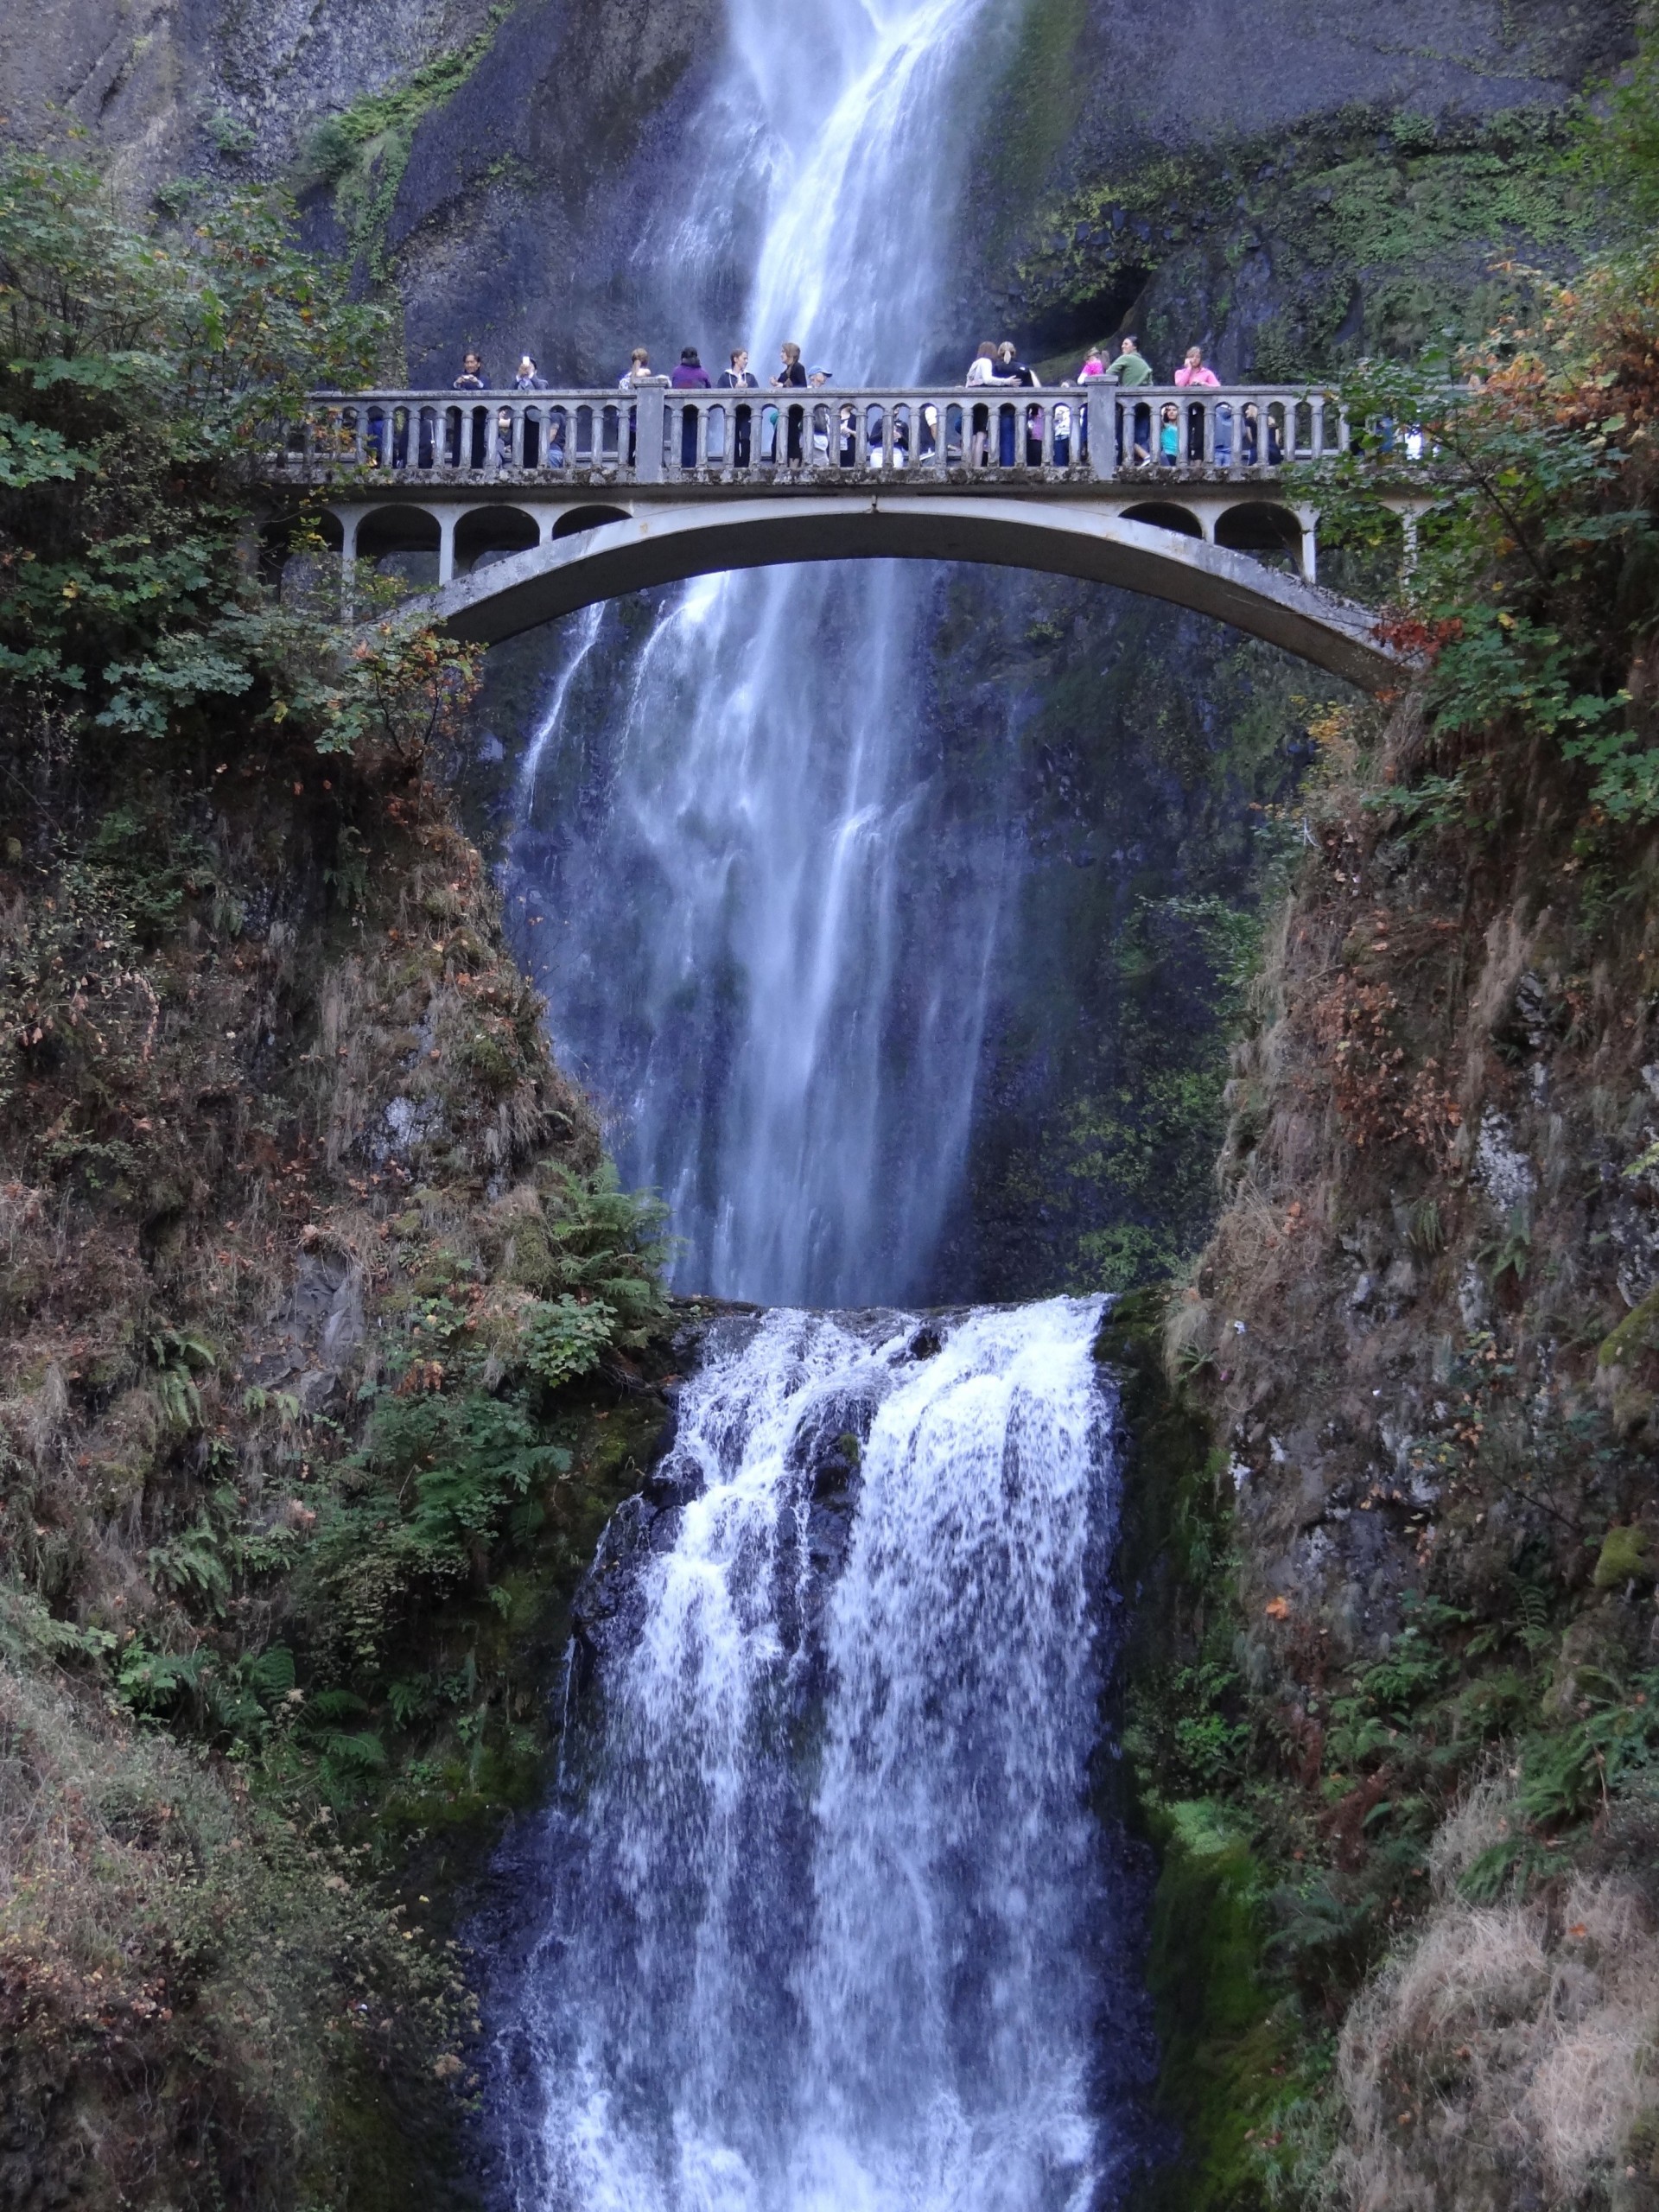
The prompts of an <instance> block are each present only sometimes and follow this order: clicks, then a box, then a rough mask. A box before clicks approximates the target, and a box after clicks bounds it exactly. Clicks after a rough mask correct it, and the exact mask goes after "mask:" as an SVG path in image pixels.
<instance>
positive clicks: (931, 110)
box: [509, 0, 1019, 1305]
mask: <svg viewBox="0 0 1659 2212" xmlns="http://www.w3.org/2000/svg"><path fill="white" fill-rule="evenodd" d="M1018 13H1019V10H1018V9H1017V8H1010V7H1009V6H1008V5H1007V3H1006V0H817V4H815V5H814V6H813V7H811V8H810V9H805V8H803V9H785V10H779V9H777V8H775V7H772V6H771V5H770V4H768V0H729V15H730V19H731V22H730V31H731V37H730V59H729V62H728V67H727V69H726V71H725V73H724V75H723V77H722V79H721V85H720V88H719V91H718V93H717V95H716V97H715V99H713V101H712V103H711V105H710V108H709V115H708V117H707V118H706V119H705V127H704V141H705V153H704V163H705V175H704V181H703V186H702V189H701V190H700V192H699V193H698V194H696V195H695V196H694V197H695V201H696V213H695V214H694V215H690V216H688V217H687V218H686V219H685V220H684V221H683V222H682V223H681V224H680V225H679V226H677V227H676V228H674V229H673V230H671V231H670V232H665V233H664V238H663V241H662V244H663V245H664V246H665V247H666V249H667V251H669V252H670V254H671V256H672V257H674V259H675V260H676V261H677V263H678V264H680V265H681V266H683V268H684V270H686V272H687V273H686V277H685V282H684V289H685V296H686V297H687V300H688V302H690V301H693V300H695V299H697V298H700V297H702V296H703V295H704V293H705V292H706V291H707V290H708V289H709V280H708V274H707V272H708V270H709V267H710V266H711V265H712V264H714V263H715V262H717V261H719V260H721V258H722V257H729V256H730V255H731V254H732V253H733V251H734V242H735V247H736V249H739V250H741V244H742V239H743V237H744V235H745V232H746V228H747V233H748V235H749V236H751V237H752V238H753V246H754V248H755V249H757V250H758V251H756V254H755V258H754V261H753V270H754V274H753V283H752V287H751V289H750V294H749V298H748V302H747V313H746V315H745V317H744V320H743V322H742V324H741V326H740V327H739V329H738V331H737V334H738V335H740V336H741V334H743V332H744V331H747V332H749V333H753V334H754V339H755V366H756V368H757V370H758V371H759V372H760V374H761V376H762V378H763V380H764V378H765V377H766V374H767V372H768V371H769V370H770V369H771V368H772V366H774V365H775V363H776V354H775V352H774V351H773V349H774V348H775V346H776V345H777V343H778V341H779V340H781V339H783V338H785V337H793V338H796V339H798V340H801V341H802V342H803V343H804V345H805V346H807V348H808V359H809V361H810V363H811V364H813V365H823V366H825V367H827V368H829V370H830V371H831V372H833V374H834V377H835V378H836V381H837V382H839V383H842V384H855V383H858V382H860V381H864V380H870V379H874V378H878V377H885V378H893V379H894V380H897V381H899V382H904V381H906V380H913V379H914V378H916V377H918V375H919V374H920V373H921V372H922V371H923V369H924V367H925V366H928V365H931V362H932V361H933V359H937V358H938V356H939V355H940V353H941V340H940V333H939V329H938V324H939V319H940V315H941V312H942V306H941V302H942V295H943V292H944V277H945V274H946V271H947V267H948V262H949V257H950V247H951V240H952V238H953V237H954V235H955V234H956V231H957V216H958V201H959V200H960V198H961V197H962V196H963V195H962V187H963V182H964V175H965V170H966V166H967V163H968V160H969V149H970V141H971V137H972V126H973V124H974V121H975V119H976V110H977V98H976V87H978V86H983V85H984V84H985V83H987V82H988V81H990V80H991V79H993V78H994V77H995V67H996V62H997V58H998V56H999V54H1001V51H1002V45H1003V41H1004V39H1005V37H1006V35H1007V31H1008V29H1009V26H1010V22H1011V19H1012V18H1013V17H1014V16H1017V14H1018ZM757 203H758V204H759V205H760V207H762V208H763V210H764V212H763V213H760V214H758V215H755V216H753V218H752V219H751V218H748V217H747V216H746V215H745V213H744V211H746V210H748V209H751V208H753V207H755V206H756V205H757ZM654 250H655V247H654V245H646V244H642V247H641V251H642V252H645V251H654ZM960 350H961V341H960V339H959V337H958V338H957V339H956V340H954V341H952V342H951V343H950V345H949V346H947V347H946V348H945V349H944V354H945V358H953V357H954V354H955V353H957V352H959V351H960ZM934 588H936V587H935V586H934V585H933V584H932V583H931V582H930V581H929V580H928V579H927V578H925V576H921V575H917V574H916V573H915V572H913V571H912V570H910V569H906V568H905V567H902V566H901V565H899V564H888V563H881V564H877V565H856V566H853V567H849V568H842V569H818V568H808V569H792V570H788V569H785V570H777V571H772V572H770V573H766V574H764V575H745V576H737V577H731V578H714V579H709V580H708V581H706V582H701V583H698V584H696V585H694V586H692V587H690V588H689V589H687V590H686V591H685V592H683V594H679V595H678V596H677V597H676V598H674V599H673V600H671V602H670V603H669V605H668V607H667V609H666V611H665V612H664V613H663V615H662V616H661V618H660V619H659V620H658V623H657V625H656V626H655V627H654V629H653V630H652V634H651V636H650V638H649V639H648V640H647V641H645V643H644V644H642V645H634V646H633V647H632V650H630V649H628V648H627V647H626V645H625V642H624V639H623V631H624V627H625V625H626V617H623V616H621V615H615V616H612V617H609V618H607V624H608V632H609V634H608V636H607V641H606V650H605V652H604V653H602V654H595V655H593V656H592V658H590V659H588V660H587V676H586V677H584V683H586V682H587V681H588V678H590V677H594V676H595V675H596V672H597V671H598V669H599V668H600V667H601V665H602V666H603V667H604V668H606V669H607V670H608V671H610V677H609V682H610V689H609V692H608V696H606V697H604V698H603V699H602V700H600V701H596V702H594V708H593V711H594V715H595V717H596V718H597V719H599V720H601V721H602V722H603V725H604V739H603V742H602V745H601V746H599V747H595V748H594V750H593V752H592V753H588V752H586V751H584V749H583V748H582V745H581V742H580V740H579V739H578V738H577V736H576V734H575V726H574V725H575V719H576V718H574V717H572V715H570V714H569V702H570V680H569V679H570V677H571V673H572V670H573V666H574V659H573V658H567V660H566V662H565V664H564V669H563V673H562V676H561V677H560V680H559V683H557V684H556V687H555V689H554V691H553V694H552V696H551V698H550V702H549V705H548V708H547V710H546V712H545V713H544V715H543V718H542V721H541V724H540V727H539V728H538V729H537V732H536V734H535V737H534V740H533V742H532V745H531V751H530V753H529V755H528V759H527V766H526V774H525V778H524V787H523V789H522V790H521V804H520V807H519V822H520V824H521V829H520V834H519V835H518V836H517V837H516V838H515V840H514V841H513V846H512V856H511V859H510V862H509V878H510V883H511V885H512V889H513V891H514V893H515V894H516V897H515V905H517V906H518V907H519V911H520V912H524V913H525V914H526V916H528V914H529V913H530V912H531V911H533V912H534V913H536V914H537V915H540V916H542V917H543V921H542V923H541V924H540V925H538V927H537V929H536V930H534V931H526V942H527V944H528V946H529V955H530V957H531V961H532V962H533V963H535V966H536V969H537V975H538V979H539V980H540V981H541V982H542V983H543V986H544V988H546V989H547V991H548V994H549V996H550V1000H551V1001H552V1004H553V1006H554V1007H555V1008H556V1020H557V1041H558V1044H559V1046H560V1049H561V1052H563V1054H564V1055H565V1057H566V1058H567V1059H568V1060H569V1062H570V1063H572V1064H573V1065H574V1067H575V1070H576V1071H578V1072H579V1073H580V1074H581V1075H582V1077H584V1078H585V1079H586V1080H587V1081H588V1082H589V1083H590V1084H593V1085H594V1088H595V1089H596V1090H598V1092H599V1093H600V1095H601V1096H602V1097H603V1098H605V1099H606V1100H607V1102H608V1103H609V1105H610V1107H611V1109H612V1111H613V1116H614V1120H615V1128H614V1139H615V1141H616V1143H617V1146H618V1148H619V1151H620V1155H621V1160H622V1165H623V1167H624V1171H625V1173H626V1174H627V1175H628V1176H629V1177H630V1179H632V1180H634V1181H636V1182H639V1183H645V1184H650V1185H654V1186H655V1187H657V1188H658V1189H659V1190H661V1191H662V1192H663V1193H664V1196H665V1197H666V1198H668V1200H669V1202H670V1205H671V1211H672V1216H673V1221H674V1226H675V1228H676V1230H677V1231H678V1232H679V1234H680V1236H682V1238H683V1255H682V1258H681V1261H680V1264H679V1275H680V1279H681V1280H682V1281H683V1282H684V1283H686V1284H687V1285H688V1286H690V1287H694V1288H696V1289H697V1290H700V1291H708V1290H714V1291H717V1292H720V1293H721V1294H726V1295H728V1296H737V1297H744V1298H753V1299H758V1300H766V1301H776V1300H795V1301H799V1302H803V1303H812V1304H821V1305H850V1304H854V1303H856V1302H859V1301H861V1300H868V1299H871V1298H877V1297H887V1298H891V1297H902V1296H906V1295H914V1294H917V1293H918V1291H919V1290H921V1289H923V1288H924V1287H925V1285H926V1282H927V1277H928V1266H929V1262H930V1260H931V1256H932V1254H933V1251H934V1249H935V1246H936V1243H937V1241H938V1234H939V1230H940V1226H941V1224H942V1222H943V1220H944V1215H945V1211H946V1209H947V1208H948V1206H949V1205H950V1201H951V1198H953V1196H954V1195H955V1193H956V1191H957V1185H958V1183H959V1180H960V1177H961V1173H962V1165H963V1156H964V1152H965V1147H966V1144H967V1139H968V1135H969V1115H970V1109H971V1105H972V1101H973V1092H974V1081H975V1074H976V1065H977V1061H978V1056H979V1050H980V1044H981V1035H982V1025H983V1007H984V998H985V976H986V970H987V966H988V961H989V957H990V954H991V950H992V947H993V944H994V941H995V931H996V928H997V922H998V916H999V912H1000V910H1001V902H1002V898H1003V893H1004V887H1005V884H1006V882H1007V878H1008V873H1009V864H1010V857H1011V856H1010V854H1009V850H1008V847H1007V839H1008V836H1009V835H1010V832H1009V831H1008V830H1007V829H1006V827H1003V826H1001V825H998V826H996V827H994V828H990V829H987V828H985V827H984V826H980V827H976V828H974V827H968V826H964V825H963V823H961V822H959V821H956V820H953V819H952V818H951V817H950V810H949V809H948V807H947V806H946V805H945V804H944V800H943V797H942V793H941V788H940V779H939V777H938V772H937V770H938V763H937V762H936V761H934V760H930V759H929V758H928V757H927V739H926V727H927V718H926V715H925V711H924V704H923V696H924V690H925V650H924V645H925V638H926V635H927V627H928V626H926V625H925V623H924V621H923V620H922V608H923V604H924V599H925V594H927V593H928V592H929V591H931V590H932V589H934ZM593 634H594V633H593V632H592V631H591V629H590V631H589V632H587V633H585V635H584V637H583V639H581V640H579V641H578V642H577V643H576V644H575V645H572V646H567V648H566V652H567V654H568V655H572V656H574V655H578V654H579V655H583V656H586V655H587V654H588V652H589V648H590V645H591V639H592V636H593ZM984 820H985V817H983V816H982V817H980V822H981V824H983V823H984ZM519 902H522V904H520V903H519Z"/></svg>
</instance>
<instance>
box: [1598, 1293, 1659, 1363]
mask: <svg viewBox="0 0 1659 2212" xmlns="http://www.w3.org/2000/svg"><path fill="white" fill-rule="evenodd" d="M1644 1351H1659V1290H1652V1291H1649V1293H1648V1295H1647V1296H1646V1297H1645V1298H1644V1299H1643V1300H1642V1303H1641V1304H1640V1305H1639V1306H1635V1307H1634V1308H1632V1310H1631V1311H1630V1313H1627V1314H1626V1315H1625V1316H1624V1319H1623V1320H1622V1321H1621V1322H1620V1323H1619V1325H1618V1327H1617V1328H1616V1329H1615V1330H1613V1332H1611V1335H1609V1336H1607V1337H1605V1338H1604V1339H1603V1340H1602V1346H1601V1350H1600V1351H1599V1354H1598V1355H1597V1357H1598V1360H1599V1363H1600V1365H1602V1366H1603V1367H1623V1366H1624V1364H1625V1363H1627V1362H1628V1361H1630V1360H1631V1359H1632V1358H1634V1357H1636V1356H1637V1355H1638V1354H1640V1353H1642V1352H1644Z"/></svg>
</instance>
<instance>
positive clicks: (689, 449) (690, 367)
mask: <svg viewBox="0 0 1659 2212" xmlns="http://www.w3.org/2000/svg"><path fill="white" fill-rule="evenodd" d="M669 382H670V384H671V385H673V387H674V389H675V391H708V390H709V372H708V370H707V369H705V368H704V367H703V365H702V361H701V360H700V359H698V357H697V349H696V346H683V347H682V348H681V349H680V358H679V361H678V363H677V365H676V367H675V370H674V373H673V375H672V376H671V377H670V378H669ZM696 465H697V417H696V412H695V410H693V409H691V408H690V407H688V408H687V409H686V410H685V412H684V414H683V416H681V418H680V467H682V468H695V467H696Z"/></svg>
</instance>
